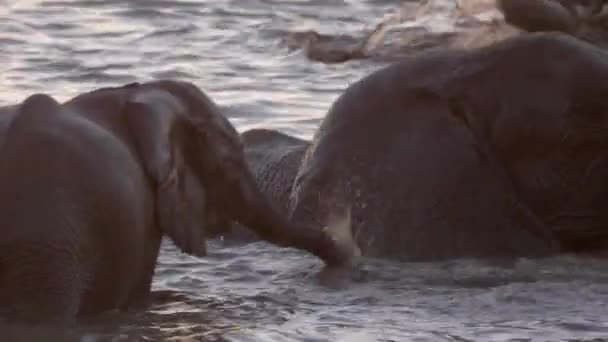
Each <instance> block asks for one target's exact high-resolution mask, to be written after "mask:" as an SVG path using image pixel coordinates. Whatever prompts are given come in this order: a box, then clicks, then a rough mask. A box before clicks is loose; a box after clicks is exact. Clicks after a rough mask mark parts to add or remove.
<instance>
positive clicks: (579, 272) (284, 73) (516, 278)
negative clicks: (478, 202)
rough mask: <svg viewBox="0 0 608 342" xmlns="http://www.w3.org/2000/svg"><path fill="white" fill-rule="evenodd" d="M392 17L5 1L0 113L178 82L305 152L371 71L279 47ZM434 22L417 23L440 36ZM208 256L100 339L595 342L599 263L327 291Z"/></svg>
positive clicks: (304, 8) (298, 262)
mask: <svg viewBox="0 0 608 342" xmlns="http://www.w3.org/2000/svg"><path fill="white" fill-rule="evenodd" d="M449 1H450V0H446V4H448V2H449ZM401 3H402V1H393V0H367V1H365V0H350V1H348V0H309V1H305V0H300V1H298V0H290V1H278V0H208V1H203V0H198V1H194V0H192V1H162V0H131V1H117V0H81V1H44V2H43V1H26V0H19V1H4V2H3V3H2V4H1V5H0V6H2V7H0V43H1V45H0V46H1V47H2V48H1V49H0V104H9V103H14V102H18V101H20V100H21V99H23V98H24V97H25V96H27V95H29V94H31V93H33V92H46V93H50V94H52V95H54V96H56V97H58V98H59V99H67V98H69V97H71V96H73V95H75V94H77V93H80V92H83V91H86V90H90V89H94V88H98V87H101V86H109V85H118V84H122V83H127V82H133V81H144V80H148V79H155V78H178V79H184V80H189V81H192V82H194V83H195V84H197V85H198V86H200V87H201V88H202V89H204V90H205V91H206V92H208V93H209V94H210V95H211V97H212V98H213V99H214V100H215V101H217V102H218V103H219V104H221V105H222V106H224V107H226V108H227V113H228V115H229V117H230V120H231V121H232V122H233V123H234V124H235V125H236V126H237V128H238V129H239V130H243V129H246V128H251V127H273V128H278V129H281V130H283V131H286V132H288V133H292V134H296V135H298V136H301V137H310V136H311V135H312V133H313V131H314V129H315V128H316V126H317V124H318V122H319V119H320V118H321V117H322V116H323V115H324V113H325V111H326V110H327V108H328V107H329V105H330V104H331V102H332V101H333V100H334V99H335V98H336V97H337V96H338V95H339V93H340V92H341V91H342V90H343V89H344V88H345V87H346V86H348V84H349V83H351V82H353V81H355V80H357V79H358V78H360V77H361V76H363V75H365V74H367V73H369V72H370V71H372V70H374V69H375V68H378V67H380V66H381V65H379V64H374V63H372V62H370V61H356V62H349V63H346V64H333V65H325V64H321V63H315V62H311V61H309V60H307V59H306V58H305V56H304V55H303V53H302V52H300V51H294V52H290V51H288V50H287V49H286V48H285V47H284V46H282V45H281V44H280V43H279V42H280V39H281V38H282V37H283V36H284V35H285V33H286V32H288V31H293V30H304V29H316V30H318V31H321V32H324V33H356V32H359V31H361V30H362V28H363V27H364V26H365V25H368V26H373V25H375V24H376V23H377V22H378V21H379V20H380V18H382V17H383V16H384V15H385V14H386V13H387V12H388V11H392V10H395V9H396V8H398V6H399V5H400V4H401ZM444 7H445V6H444ZM438 8H439V9H437V11H435V12H434V13H430V14H429V15H428V16H427V17H426V18H425V21H424V23H426V24H427V25H431V26H432V27H434V28H436V29H440V30H445V29H446V27H447V28H448V29H449V25H450V22H449V20H448V18H446V17H445V16H442V14H441V13H442V12H441V11H440V10H441V6H439V7H438ZM211 247H212V248H211V253H210V255H209V257H208V258H205V259H197V258H194V257H190V256H186V255H183V254H180V253H178V252H177V251H176V250H175V248H174V247H173V246H172V245H171V244H169V243H165V244H164V246H163V251H162V255H161V257H160V262H159V267H158V270H157V274H156V277H155V282H154V288H155V290H156V296H157V300H156V301H155V304H154V305H153V306H152V307H151V308H150V310H148V311H146V312H142V313H138V314H129V315H123V316H111V317H109V318H108V320H109V321H111V322H112V323H113V324H110V325H109V326H111V327H112V328H109V330H108V329H106V330H105V333H106V334H107V335H109V336H122V337H123V339H126V340H141V339H146V340H161V339H165V340H171V339H172V338H174V337H179V338H183V339H187V338H191V339H192V340H220V339H224V340H229V341H467V340H474V341H515V340H518V341H521V340H534V341H548V340H550V341H557V340H589V341H591V340H592V339H594V338H605V337H608V314H606V308H607V307H608V286H607V285H608V267H607V266H608V263H606V262H604V261H599V260H592V259H576V258H571V257H560V258H554V259H550V260H542V261H530V260H520V261H519V262H517V263H515V264H513V265H489V264H485V263H481V262H474V261H454V262H450V263H441V264H425V263H407V264H406V263H392V262H388V261H378V260H364V261H363V265H362V266H361V270H359V271H358V272H356V274H353V275H352V276H349V277H348V278H347V279H344V281H343V282H342V283H341V284H338V286H333V287H328V286H326V285H324V284H325V283H326V280H327V279H325V277H326V275H324V274H323V273H319V272H320V271H321V264H320V262H319V261H318V260H316V259H314V258H312V257H310V256H307V255H305V254H304V253H301V252H298V251H294V250H290V249H278V248H276V247H273V246H270V245H268V244H266V243H262V242H260V243H253V244H250V245H247V246H245V247H242V246H225V245H223V244H222V243H221V242H219V241H216V242H214V243H212V244H211ZM332 283H333V282H332ZM334 285H336V284H335V283H334ZM91 329H93V328H91ZM97 332H99V331H97Z"/></svg>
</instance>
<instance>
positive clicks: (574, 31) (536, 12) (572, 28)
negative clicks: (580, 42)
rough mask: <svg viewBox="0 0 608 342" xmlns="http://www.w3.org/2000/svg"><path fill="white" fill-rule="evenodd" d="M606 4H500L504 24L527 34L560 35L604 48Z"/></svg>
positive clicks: (590, 0) (527, 0) (513, 0)
mask: <svg viewBox="0 0 608 342" xmlns="http://www.w3.org/2000/svg"><path fill="white" fill-rule="evenodd" d="M605 3H606V1H605V0H498V1H497V2H496V4H497V8H498V10H499V11H500V12H501V13H502V14H503V17H504V19H505V22H507V23H508V24H510V25H512V26H515V27H517V28H519V29H521V30H523V31H526V32H542V31H559V32H563V33H567V34H570V35H572V36H575V37H578V38H580V39H584V40H587V41H589V42H591V43H593V44H596V45H599V46H602V47H605V46H606V43H607V41H608V37H606V29H607V27H605V24H604V23H603V22H605V20H604V16H603V13H602V10H603V7H604V5H605Z"/></svg>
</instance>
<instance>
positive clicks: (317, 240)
mask: <svg viewBox="0 0 608 342" xmlns="http://www.w3.org/2000/svg"><path fill="white" fill-rule="evenodd" d="M124 115H125V117H126V119H127V121H128V125H129V128H130V133H131V135H132V136H134V137H135V141H136V142H137V143H136V145H137V150H138V151H139V154H140V156H141V159H142V161H143V164H144V167H145V170H146V172H147V174H148V175H149V176H150V177H151V179H152V180H153V181H154V182H155V184H156V191H157V194H156V196H157V198H156V212H157V221H158V222H159V225H160V228H161V230H162V231H163V232H165V233H166V234H167V235H168V236H169V237H170V238H171V239H172V240H173V241H174V242H175V244H176V245H177V246H178V247H179V248H180V249H182V250H183V251H185V252H187V253H193V254H197V255H204V254H205V252H206V249H205V247H204V246H205V239H206V236H207V235H208V234H209V233H210V232H209V229H215V230H216V231H217V230H222V229H223V227H219V228H217V226H218V225H222V224H228V223H229V222H230V221H231V220H234V221H238V222H240V223H242V224H243V225H245V226H247V227H249V228H250V229H253V230H254V231H256V233H257V234H258V235H260V237H262V238H263V239H265V240H268V241H270V242H272V243H275V244H278V245H283V246H291V247H296V248H300V249H304V250H307V251H309V252H312V253H313V254H315V255H317V256H319V257H321V258H322V259H324V260H325V261H326V262H329V263H338V262H341V261H343V259H344V258H345V257H346V256H345V255H344V252H343V251H341V250H340V249H339V248H336V246H335V243H334V242H333V240H332V239H331V237H329V236H327V235H325V234H324V233H323V232H318V231H315V230H312V229H307V228H302V227H298V228H295V227H292V225H291V224H290V223H289V222H288V221H287V220H286V218H284V217H283V216H281V215H280V214H279V213H278V211H277V210H276V209H275V208H274V207H273V206H272V205H271V204H270V202H269V201H268V199H267V198H266V197H265V196H264V195H263V194H262V193H261V191H260V190H259V189H258V187H257V185H256V183H255V180H254V178H253V176H252V174H251V172H250V170H249V168H248V167H247V165H246V162H245V158H244V153H243V147H242V143H241V140H240V137H239V135H238V133H237V132H236V130H235V129H234V127H233V126H232V125H231V124H230V122H229V121H228V120H227V119H226V118H225V117H224V116H223V115H222V114H221V112H220V110H219V109H218V108H217V106H216V105H215V104H214V103H213V102H212V101H211V100H210V99H209V98H208V97H207V96H205V94H203V93H202V92H201V91H200V90H199V89H198V88H196V87H195V86H193V85H191V84H187V83H182V82H174V81H158V82H153V83H148V84H145V85H142V86H140V87H139V88H137V89H136V90H134V91H133V93H132V94H131V95H130V96H129V98H128V100H127V101H126V105H125V108H124Z"/></svg>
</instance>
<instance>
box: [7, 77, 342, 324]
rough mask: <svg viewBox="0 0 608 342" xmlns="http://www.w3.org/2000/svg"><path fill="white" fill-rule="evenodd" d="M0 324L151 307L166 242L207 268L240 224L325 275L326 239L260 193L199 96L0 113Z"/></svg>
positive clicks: (228, 133)
mask: <svg viewBox="0 0 608 342" xmlns="http://www.w3.org/2000/svg"><path fill="white" fill-rule="evenodd" d="M0 189H2V192H1V193H0V227H1V228H0V229H1V232H2V233H1V234H0V313H1V314H2V316H3V317H5V318H7V319H10V320H16V321H20V322H33V323H70V322H74V321H75V320H76V319H78V318H80V317H90V316H93V315H95V314H98V313H101V312H104V311H107V310H113V309H118V310H128V309H131V308H138V307H141V306H142V305H145V303H146V301H147V299H148V296H149V293H150V286H151V281H152V277H153V274H154V268H155V264H156V260H157V256H158V253H159V246H160V243H161V238H162V236H163V235H167V236H168V237H169V238H170V239H171V240H172V241H173V242H174V243H175V245H176V246H177V247H178V248H179V249H181V250H182V251H183V252H185V253H188V254H192V255H196V256H203V255H205V254H206V247H205V246H206V244H205V240H206V238H207V237H208V236H212V235H213V232H215V231H221V230H223V228H222V227H221V225H222V224H224V223H225V222H229V221H230V220H235V221H238V222H242V223H243V224H246V225H247V227H249V228H251V229H253V230H255V232H256V233H257V234H258V235H259V236H260V237H262V238H263V239H265V240H268V241H270V242H272V243H274V244H277V245H281V246H287V247H294V248H299V249H303V250H306V251H309V252H311V253H313V254H314V255H316V256H318V257H320V258H322V259H323V260H325V262H326V263H328V264H330V265H338V264H340V263H342V262H343V261H346V260H347V258H348V254H347V253H346V252H344V250H342V249H340V248H335V247H336V245H335V242H334V240H333V239H332V237H330V236H329V235H326V234H325V233H322V232H320V231H318V230H315V229H308V228H306V227H294V226H292V225H291V224H290V223H289V222H288V221H287V220H286V217H285V215H282V214H280V213H278V212H277V211H276V210H275V209H274V208H273V207H272V205H271V204H270V203H269V201H267V200H266V197H265V196H264V195H263V194H262V193H261V192H260V190H259V189H258V187H257V186H256V184H255V181H254V179H253V177H252V175H251V173H250V171H249V169H248V168H247V166H246V163H245V159H244V156H243V149H242V143H241V141H240V138H239V136H238V133H237V132H236V130H235V129H234V127H233V126H232V125H231V124H230V123H229V121H228V120H227V119H226V118H225V117H224V116H223V115H222V114H221V113H220V111H219V110H218V108H217V107H216V105H215V104H214V103H213V102H212V101H211V100H210V99H209V98H208V97H207V96H206V95H205V94H204V93H203V92H202V91H201V90H200V89H198V88H197V87H195V86H194V85H192V84H190V83H185V82H178V81H170V80H165V81H155V82H150V83H142V84H129V85H125V86H121V87H114V88H103V89H99V90H95V91H92V92H89V93H85V94H82V95H79V96H77V97H75V98H73V99H71V100H69V101H67V102H65V103H58V102H57V101H56V100H54V99H53V98H51V97H50V96H47V95H44V94H35V95H32V96H29V97H28V98H27V99H25V100H24V101H23V102H22V103H20V104H18V105H15V106H10V107H5V108H3V109H2V110H1V111H0Z"/></svg>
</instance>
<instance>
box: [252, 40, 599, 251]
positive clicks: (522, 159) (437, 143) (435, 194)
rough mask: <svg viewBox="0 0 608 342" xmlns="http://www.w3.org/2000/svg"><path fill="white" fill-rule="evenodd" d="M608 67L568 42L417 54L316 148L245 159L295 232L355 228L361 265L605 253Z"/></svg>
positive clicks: (262, 144) (357, 97)
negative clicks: (344, 224)
mask: <svg viewBox="0 0 608 342" xmlns="http://www.w3.org/2000/svg"><path fill="white" fill-rule="evenodd" d="M556 56H559V58H556ZM606 60H607V55H606V54H605V52H603V51H602V50H600V49H597V48H595V47H593V46H591V45H589V44H587V43H585V42H582V41H579V40H577V39H575V38H572V37H570V36H567V35H565V34H561V33H531V34H526V35H520V36H517V37H513V38H509V39H506V40H504V41H502V42H499V43H496V44H494V45H492V46H489V47H484V48H480V49H470V50H454V49H442V50H436V51H431V52H425V53H419V54H417V55H414V56H412V57H409V58H406V59H404V60H403V61H402V62H399V63H396V64H393V65H391V66H389V67H386V68H383V69H380V70H378V71H376V72H374V73H372V74H371V75H368V76H366V77H364V78H363V79H361V80H359V81H358V82H356V83H354V84H352V85H350V86H349V87H348V88H347V89H346V90H345V92H344V93H343V94H342V95H341V96H340V97H339V98H338V99H337V100H336V101H335V102H334V104H333V105H332V107H331V108H330V110H329V112H328V114H327V116H326V117H325V118H324V120H323V122H322V123H321V125H320V127H319V128H318V130H317V131H316V133H315V135H314V137H313V140H312V142H310V143H309V142H306V141H301V142H299V143H297V144H296V145H297V146H299V147H297V148H294V147H293V145H294V144H293V143H290V142H289V141H290V140H289V138H288V137H287V136H285V135H283V134H282V133H278V132H275V133H274V134H271V133H269V132H268V131H265V130H261V129H256V130H252V131H248V132H245V133H243V134H242V136H244V137H248V138H247V139H244V141H245V155H246V158H247V160H248V163H250V164H251V165H252V166H251V167H252V170H253V172H254V173H255V175H256V179H257V181H258V183H259V184H260V187H262V188H263V189H266V191H267V192H268V193H270V194H271V196H270V197H272V198H273V199H274V200H275V201H279V203H278V204H277V206H281V205H285V206H286V207H287V210H289V212H290V216H291V220H292V221H294V222H300V223H306V224H314V225H317V226H318V227H323V226H325V225H327V222H328V221H329V220H331V218H332V217H336V216H344V217H346V216H350V220H351V224H352V229H353V234H354V236H355V238H356V241H357V243H358V245H359V247H360V249H361V251H362V252H363V254H364V255H368V256H376V257H388V258H396V259H401V260H406V261H435V260H445V259H451V258H469V257H472V258H494V257H498V258H503V257H507V258H509V257H542V256H549V255H553V254H555V253H560V252H593V251H599V250H606V249H607V247H608V239H607V238H608V229H606V227H607V226H608V212H607V211H606V207H607V206H608V133H607V132H608V97H607V95H608V63H607V62H606ZM309 144H310V146H309ZM307 146H309V147H307ZM302 148H304V149H306V151H305V152H302V151H301V149H302ZM264 151H266V152H265V154H266V157H264V156H263V155H264ZM259 164H262V165H259ZM296 169H297V170H298V171H296V172H294V170H296ZM268 175H272V176H268ZM292 179H293V181H291V180H292ZM277 180H278V181H277ZM284 193H289V194H290V195H289V200H285V195H283V194H284ZM273 194H278V195H273ZM283 203H285V204H283Z"/></svg>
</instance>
